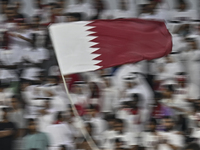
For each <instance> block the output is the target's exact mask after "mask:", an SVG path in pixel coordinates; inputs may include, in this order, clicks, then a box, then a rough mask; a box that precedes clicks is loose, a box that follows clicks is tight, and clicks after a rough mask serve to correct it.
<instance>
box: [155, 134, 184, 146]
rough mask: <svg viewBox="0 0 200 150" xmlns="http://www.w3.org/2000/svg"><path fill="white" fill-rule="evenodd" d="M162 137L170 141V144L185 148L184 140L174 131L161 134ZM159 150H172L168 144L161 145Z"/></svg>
mask: <svg viewBox="0 0 200 150" xmlns="http://www.w3.org/2000/svg"><path fill="white" fill-rule="evenodd" d="M160 135H161V136H162V137H163V138H164V139H166V140H167V141H168V143H170V144H172V145H174V146H177V147H180V148H182V147H184V138H183V136H182V135H178V134H176V133H175V132H174V131H171V132H160ZM158 150H172V148H170V147H169V146H168V145H167V144H160V145H159V147H158Z"/></svg>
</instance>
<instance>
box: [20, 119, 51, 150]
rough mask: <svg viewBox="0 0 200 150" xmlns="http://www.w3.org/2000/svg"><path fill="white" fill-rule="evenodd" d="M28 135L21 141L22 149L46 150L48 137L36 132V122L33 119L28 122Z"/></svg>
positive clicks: (48, 144)
mask: <svg viewBox="0 0 200 150" xmlns="http://www.w3.org/2000/svg"><path fill="white" fill-rule="evenodd" d="M27 128H28V134H27V135H26V136H25V137H24V139H23V147H22V148H23V149H37V150H46V149H47V148H48V147H49V146H50V143H49V137H48V136H47V135H46V134H45V133H43V132H38V130H37V122H36V121H35V120H34V119H29V120H28V127H27Z"/></svg>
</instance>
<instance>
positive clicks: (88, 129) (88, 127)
mask: <svg viewBox="0 0 200 150" xmlns="http://www.w3.org/2000/svg"><path fill="white" fill-rule="evenodd" d="M86 130H87V132H88V133H89V134H91V132H92V129H91V128H90V126H86Z"/></svg>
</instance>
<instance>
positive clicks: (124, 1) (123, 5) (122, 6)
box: [119, 0, 128, 10]
mask: <svg viewBox="0 0 200 150" xmlns="http://www.w3.org/2000/svg"><path fill="white" fill-rule="evenodd" d="M119 3H120V4H119V5H120V9H122V10H127V9H128V8H127V4H128V2H127V0H120V2H119Z"/></svg>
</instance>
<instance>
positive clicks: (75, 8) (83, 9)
mask: <svg viewBox="0 0 200 150" xmlns="http://www.w3.org/2000/svg"><path fill="white" fill-rule="evenodd" d="M67 12H68V13H83V19H84V20H87V19H89V18H90V17H91V16H92V15H93V10H92V9H91V6H90V4H88V3H79V4H72V5H69V6H68V8H67Z"/></svg>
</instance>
